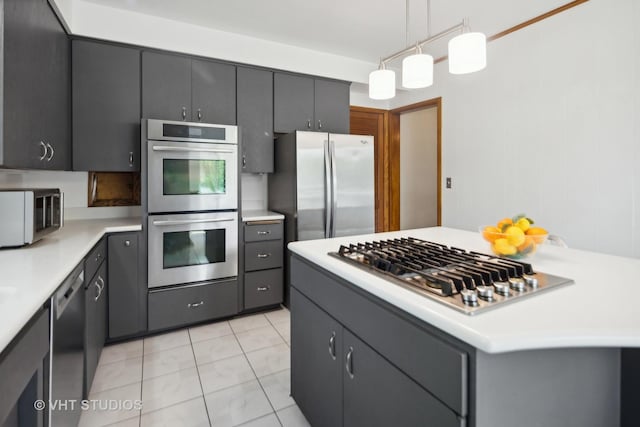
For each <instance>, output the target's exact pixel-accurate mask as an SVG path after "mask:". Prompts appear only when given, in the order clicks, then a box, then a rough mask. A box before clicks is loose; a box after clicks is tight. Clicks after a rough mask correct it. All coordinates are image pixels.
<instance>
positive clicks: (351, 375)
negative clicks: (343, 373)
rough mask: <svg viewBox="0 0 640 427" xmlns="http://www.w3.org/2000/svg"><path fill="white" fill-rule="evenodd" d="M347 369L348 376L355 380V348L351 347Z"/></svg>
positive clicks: (346, 364)
mask: <svg viewBox="0 0 640 427" xmlns="http://www.w3.org/2000/svg"><path fill="white" fill-rule="evenodd" d="M345 367H346V368H347V374H349V378H351V379H353V347H349V352H348V353H347V361H346V363H345Z"/></svg>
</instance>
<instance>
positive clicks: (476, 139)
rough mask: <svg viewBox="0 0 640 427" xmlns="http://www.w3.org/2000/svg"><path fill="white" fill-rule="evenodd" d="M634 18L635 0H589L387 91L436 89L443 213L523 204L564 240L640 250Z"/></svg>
mask: <svg viewBox="0 0 640 427" xmlns="http://www.w3.org/2000/svg"><path fill="white" fill-rule="evenodd" d="M639 21H640V2H638V1H637V0H615V1H611V0H591V1H589V2H587V3H585V4H582V5H580V6H578V7H576V8H573V9H571V10H569V11H567V12H564V13H561V14H559V15H556V16H554V17H552V18H550V19H547V20H544V21H542V22H539V23H537V24H535V25H533V26H530V27H527V28H525V29H523V30H521V31H517V32H515V33H512V34H510V35H508V36H506V37H504V38H501V39H499V40H497V41H495V42H492V43H490V44H489V45H488V67H487V69H486V70H484V71H482V72H479V73H475V74H471V75H466V76H453V75H449V74H448V72H447V63H446V62H445V63H442V64H439V65H437V66H436V75H435V84H434V86H432V87H431V88H429V89H427V90H421V91H412V92H407V93H404V94H401V95H400V96H398V97H397V98H395V99H394V100H393V102H392V107H393V108H395V107H397V106H401V105H407V104H411V103H413V102H418V101H421V100H425V99H430V98H434V97H437V96H442V108H443V115H442V119H443V122H442V138H443V147H442V148H443V176H442V177H443V180H444V179H445V178H446V177H448V176H450V177H452V178H453V188H452V189H451V190H446V189H444V190H443V212H442V213H443V225H445V226H450V227H458V228H464V229H468V230H477V226H478V225H481V224H488V223H493V222H495V221H497V220H498V219H500V218H502V217H504V216H508V215H515V214H518V213H520V212H524V213H526V214H527V215H529V216H531V217H532V218H534V219H535V220H537V222H538V223H539V224H540V225H541V226H544V227H546V228H548V229H549V230H550V231H551V232H552V233H554V234H558V235H560V236H562V237H563V238H564V239H565V240H566V241H567V242H568V244H569V245H570V246H571V247H574V248H582V249H588V250H594V251H601V252H606V253H612V254H620V255H626V256H634V257H640V125H639V122H640V29H639V27H638V25H637V23H638V22H639ZM442 185H443V187H444V184H442Z"/></svg>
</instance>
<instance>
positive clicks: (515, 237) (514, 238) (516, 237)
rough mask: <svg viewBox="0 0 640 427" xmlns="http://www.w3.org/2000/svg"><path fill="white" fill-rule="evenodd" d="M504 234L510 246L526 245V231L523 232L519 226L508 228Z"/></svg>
mask: <svg viewBox="0 0 640 427" xmlns="http://www.w3.org/2000/svg"><path fill="white" fill-rule="evenodd" d="M504 234H505V236H506V238H507V241H508V242H509V244H510V245H513V246H520V245H521V244H523V243H524V231H522V230H521V229H520V227H518V226H515V225H512V226H511V227H508V228H507V229H506V230H505V232H504Z"/></svg>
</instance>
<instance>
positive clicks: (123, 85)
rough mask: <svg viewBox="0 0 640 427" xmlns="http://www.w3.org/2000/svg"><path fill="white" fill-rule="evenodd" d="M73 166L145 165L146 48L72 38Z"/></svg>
mask: <svg viewBox="0 0 640 427" xmlns="http://www.w3.org/2000/svg"><path fill="white" fill-rule="evenodd" d="M72 51H73V63H72V99H73V103H72V105H73V113H72V121H73V169H74V170H84V171H110V172H130V171H139V170H140V51H139V50H137V49H131V48H128V47H121V46H115V45H111V44H105V43H98V42H92V41H85V40H74V41H73V42H72Z"/></svg>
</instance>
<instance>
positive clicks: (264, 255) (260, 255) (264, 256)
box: [258, 254, 271, 258]
mask: <svg viewBox="0 0 640 427" xmlns="http://www.w3.org/2000/svg"><path fill="white" fill-rule="evenodd" d="M270 256H271V254H258V258H269V257H270Z"/></svg>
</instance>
